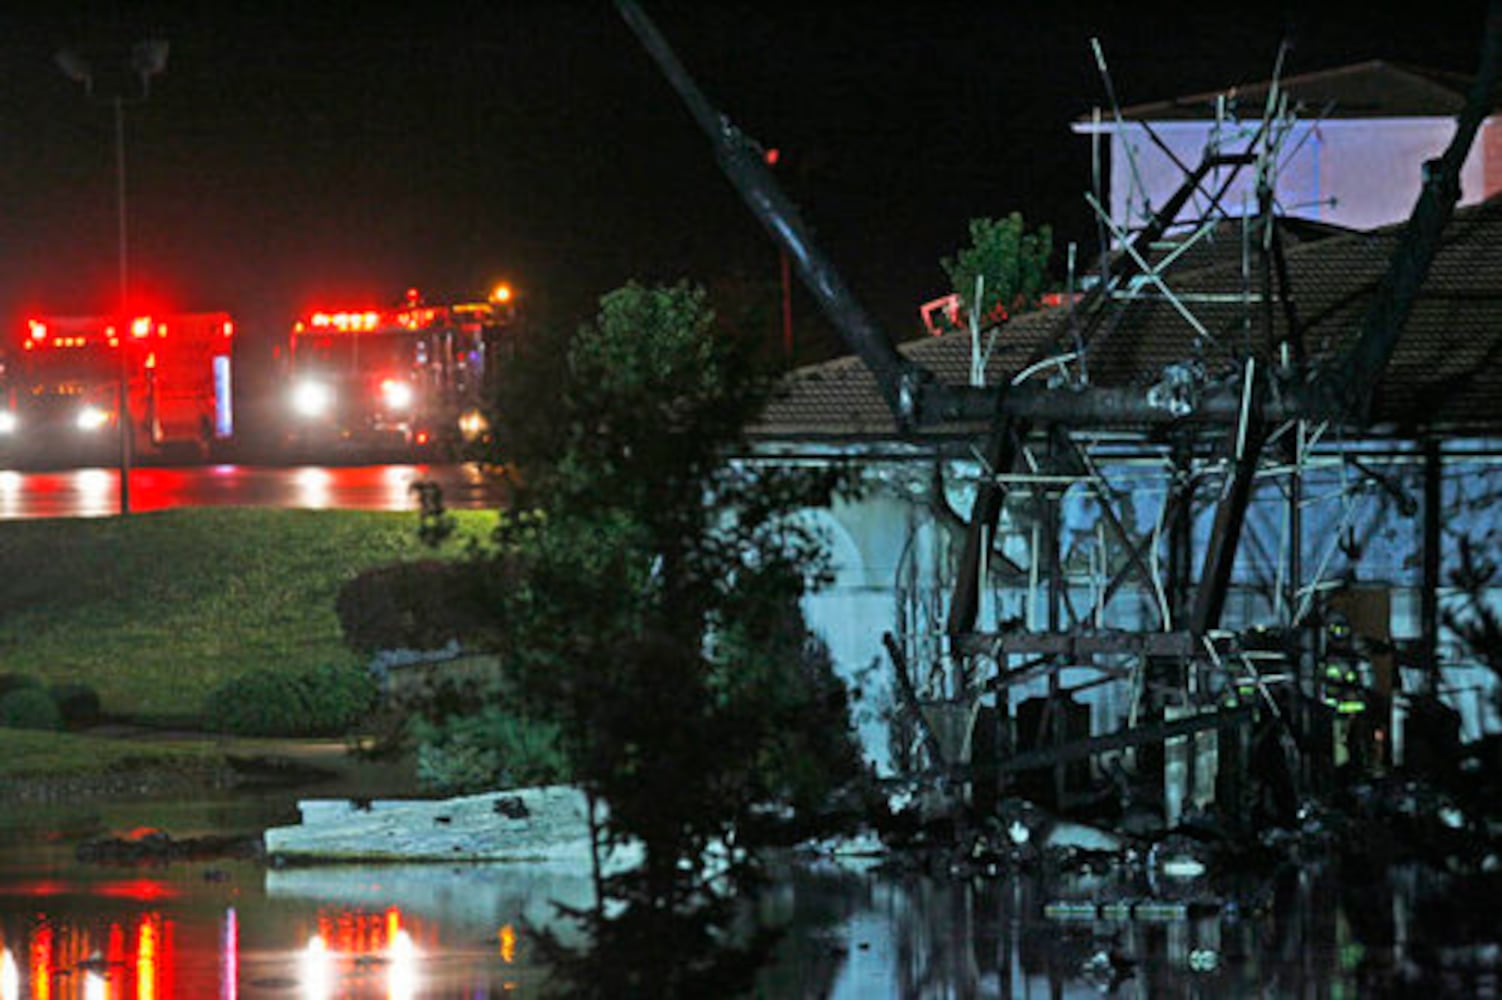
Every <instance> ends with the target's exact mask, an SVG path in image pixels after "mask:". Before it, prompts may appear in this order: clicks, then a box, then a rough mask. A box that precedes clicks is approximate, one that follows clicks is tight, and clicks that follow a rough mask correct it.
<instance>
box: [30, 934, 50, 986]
mask: <svg viewBox="0 0 1502 1000" xmlns="http://www.w3.org/2000/svg"><path fill="white" fill-rule="evenodd" d="M54 943H55V942H54V941H53V936H52V928H51V927H49V926H48V925H46V924H43V925H42V926H40V927H38V928H37V929H36V933H34V934H32V936H31V996H32V1000H52V948H53V945H54Z"/></svg>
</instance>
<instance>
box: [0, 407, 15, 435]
mask: <svg viewBox="0 0 1502 1000" xmlns="http://www.w3.org/2000/svg"><path fill="white" fill-rule="evenodd" d="M15 432H16V414H15V411H14V410H0V434H14V433H15Z"/></svg>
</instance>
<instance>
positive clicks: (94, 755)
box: [0, 728, 223, 781]
mask: <svg viewBox="0 0 1502 1000" xmlns="http://www.w3.org/2000/svg"><path fill="white" fill-rule="evenodd" d="M222 763H223V755H222V754H221V753H220V752H219V751H218V749H217V748H215V747H213V746H211V745H205V744H193V745H170V744H159V743H148V742H142V741H137V740H116V739H105V738H95V737H91V736H80V735H76V734H71V733H43V732H36V731H34V730H27V729H4V728H0V781H3V780H5V779H12V778H68V777H75V776H82V775H97V774H105V773H111V772H114V773H120V772H126V771H131V770H137V771H144V770H157V771H159V770H163V769H165V770H173V771H182V772H185V773H188V772H195V771H202V770H207V769H211V768H213V767H216V766H220V765H222Z"/></svg>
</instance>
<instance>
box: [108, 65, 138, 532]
mask: <svg viewBox="0 0 1502 1000" xmlns="http://www.w3.org/2000/svg"><path fill="white" fill-rule="evenodd" d="M111 103H113V105H114V109H115V214H116V222H117V225H116V229H115V234H116V238H117V240H118V242H117V244H116V249H117V251H118V254H119V264H120V306H119V311H120V318H119V319H118V320H117V321H116V324H115V331H116V340H117V343H119V345H120V347H119V351H120V356H119V359H118V360H119V370H118V372H117V373H116V374H117V376H118V379H117V383H116V386H115V423H116V424H117V425H118V427H119V431H120V516H121V517H124V516H126V515H127V514H129V513H130V460H131V458H132V455H131V451H132V447H133V445H134V442H133V441H132V440H131V434H132V431H131V419H130V361H129V359H128V358H127V354H128V353H129V351H130V338H131V330H130V266H129V257H128V256H127V248H128V247H129V246H130V241H129V240H128V239H127V229H126V222H125V219H126V214H125V101H124V99H123V98H121V97H120V95H118V94H116V95H115V97H114V100H113V101H112V102H111Z"/></svg>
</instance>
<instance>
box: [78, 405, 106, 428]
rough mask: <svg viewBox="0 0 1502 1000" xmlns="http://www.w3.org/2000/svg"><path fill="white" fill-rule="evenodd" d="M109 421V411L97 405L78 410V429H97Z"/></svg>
mask: <svg viewBox="0 0 1502 1000" xmlns="http://www.w3.org/2000/svg"><path fill="white" fill-rule="evenodd" d="M109 422H110V415H109V412H108V411H106V410H101V409H100V408H99V407H97V406H85V407H84V408H83V409H81V410H79V411H78V429H79V430H81V431H97V430H98V429H99V428H101V427H103V426H104V425H105V424H107V423H109Z"/></svg>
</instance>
